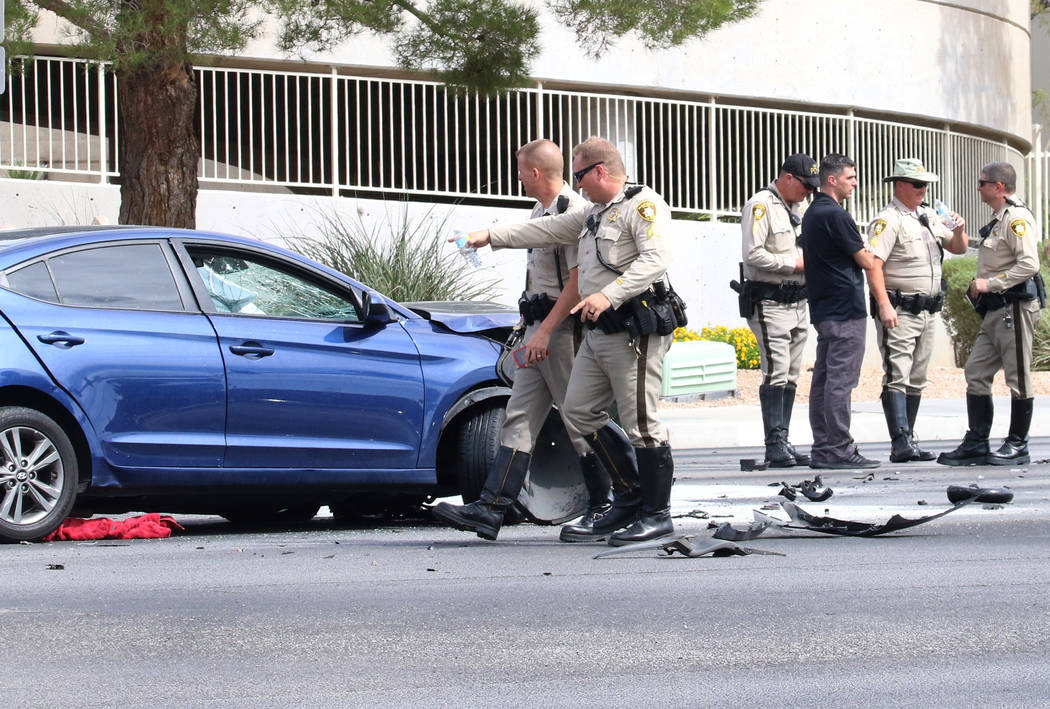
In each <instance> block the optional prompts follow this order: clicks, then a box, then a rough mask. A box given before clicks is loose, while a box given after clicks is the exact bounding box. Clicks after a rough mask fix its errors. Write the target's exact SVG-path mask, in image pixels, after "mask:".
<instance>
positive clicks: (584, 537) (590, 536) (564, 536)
mask: <svg viewBox="0 0 1050 709" xmlns="http://www.w3.org/2000/svg"><path fill="white" fill-rule="evenodd" d="M611 507H612V506H611V505H604V506H602V507H593V508H591V509H589V510H587V513H586V514H585V515H583V517H581V518H580V521H579V522H577V523H576V524H566V525H564V526H563V527H562V528H561V532H560V533H559V534H558V539H560V540H561V541H563V542H600V541H602V540H603V539H605V537H606V536H607V535H606V534H598V533H597V532H595V531H594V523H595V522H597V521H598V520H599V519H601V518H602V517H604V516H605V514H606V513H607V512H608V511H609V510H610V509H611Z"/></svg>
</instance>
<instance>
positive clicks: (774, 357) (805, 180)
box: [740, 154, 820, 468]
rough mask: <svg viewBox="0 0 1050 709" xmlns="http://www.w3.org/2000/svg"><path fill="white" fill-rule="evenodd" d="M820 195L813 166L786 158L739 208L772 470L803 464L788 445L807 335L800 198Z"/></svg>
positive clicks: (802, 200) (802, 157)
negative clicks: (814, 193) (773, 177)
mask: <svg viewBox="0 0 1050 709" xmlns="http://www.w3.org/2000/svg"><path fill="white" fill-rule="evenodd" d="M819 188H820V175H819V169H818V165H817V161H816V160H814V159H813V158H811V157H810V156H808V155H803V154H795V155H789V156H788V158H787V159H786V160H785V161H784V164H783V165H781V167H780V173H779V175H778V176H777V179H776V180H774V181H773V182H771V183H770V184H769V186H768V187H763V188H762V189H761V190H759V191H758V192H757V193H756V194H755V195H754V196H753V197H752V198H751V199H750V200H748V201H747V203H746V204H745V205H744V209H743V212H742V217H741V220H740V230H741V233H742V236H743V259H744V260H743V274H744V278H745V279H746V281H747V288H748V293H749V299H750V308H751V314H750V316H749V317H748V318H747V324H748V327H750V328H751V331H752V332H753V333H755V340H756V341H757V342H758V352H759V359H760V363H761V367H762V384H761V385H760V386H759V387H758V398H759V403H760V404H761V406H762V427H763V429H764V431H765V444H766V461H767V462H768V464H769V465H770V466H771V467H774V468H788V467H791V466H793V465H808V464H809V456H807V455H802V454H801V453H799V452H798V451H796V450H795V448H794V446H792V445H791V443H790V442H789V441H788V429H789V428H790V426H791V410H792V408H793V407H794V404H795V387H796V383H797V382H798V375H799V371H800V370H801V365H802V353H803V350H804V349H805V346H806V336H807V335H808V332H809V311H808V309H807V307H806V288H805V282H806V277H805V275H804V272H805V269H804V267H803V263H802V249H801V247H800V246H799V244H798V239H799V235H800V233H801V229H802V214H803V213H804V211H805V208H806V205H805V199H806V196H807V195H808V194H809V193H810V192H812V191H814V190H816V189H819Z"/></svg>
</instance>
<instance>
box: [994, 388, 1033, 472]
mask: <svg viewBox="0 0 1050 709" xmlns="http://www.w3.org/2000/svg"><path fill="white" fill-rule="evenodd" d="M1033 401H1034V400H1033V399H1011V400H1010V433H1009V434H1008V435H1007V436H1006V440H1004V441H1003V444H1002V445H1001V446H999V450H997V451H993V452H992V453H989V454H988V464H989V465H1028V464H1029V463H1030V462H1031V457H1030V456H1029V455H1028V429H1029V428H1030V427H1031V425H1032V403H1033Z"/></svg>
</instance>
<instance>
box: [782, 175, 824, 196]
mask: <svg viewBox="0 0 1050 709" xmlns="http://www.w3.org/2000/svg"><path fill="white" fill-rule="evenodd" d="M788 174H789V175H791V176H792V177H794V178H795V182H797V183H799V184H800V185H802V186H803V187H805V188H806V191H807V192H813V191H815V190H816V189H817V188H816V187H814V186H813V185H811V184H809V183H808V182H806V181H805V180H803V179H802V178H801V177H799V176H798V175H796V174H795V173H793V172H789V173H788Z"/></svg>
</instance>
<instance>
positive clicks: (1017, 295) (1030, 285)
mask: <svg viewBox="0 0 1050 709" xmlns="http://www.w3.org/2000/svg"><path fill="white" fill-rule="evenodd" d="M966 297H967V298H968V299H969V300H970V303H971V305H973V309H974V310H976V311H977V314H978V315H980V316H981V317H982V318H983V317H984V316H985V314H986V313H990V312H994V311H996V310H999V309H1000V308H1004V307H1006V306H1007V305H1009V304H1011V303H1018V302H1020V303H1026V302H1028V301H1030V300H1036V299H1038V300H1039V307H1045V305H1046V286H1045V284H1044V283H1043V276H1042V274H1040V273H1037V274H1035V275H1034V276H1032V277H1031V278H1027V279H1025V280H1024V281H1021V282H1020V283H1018V284H1017V285H1015V286H1011V287H1010V288H1007V289H1006V290H1004V291H1003V292H1002V293H981V294H979V295H978V296H977V297H976V298H974V297H973V296H971V295H970V290H969V289H967V290H966Z"/></svg>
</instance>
